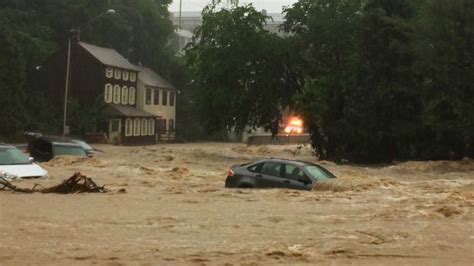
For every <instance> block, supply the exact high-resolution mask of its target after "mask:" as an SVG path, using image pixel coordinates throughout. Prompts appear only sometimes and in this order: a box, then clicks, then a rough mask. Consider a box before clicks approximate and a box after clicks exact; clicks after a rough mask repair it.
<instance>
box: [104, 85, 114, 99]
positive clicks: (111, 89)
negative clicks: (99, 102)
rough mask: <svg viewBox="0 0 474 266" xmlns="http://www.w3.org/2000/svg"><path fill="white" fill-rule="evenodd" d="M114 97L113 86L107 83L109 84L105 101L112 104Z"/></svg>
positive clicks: (106, 86) (105, 91)
mask: <svg viewBox="0 0 474 266" xmlns="http://www.w3.org/2000/svg"><path fill="white" fill-rule="evenodd" d="M112 97H113V87H112V84H110V83H107V84H105V90H104V101H105V102H106V103H111V102H112Z"/></svg>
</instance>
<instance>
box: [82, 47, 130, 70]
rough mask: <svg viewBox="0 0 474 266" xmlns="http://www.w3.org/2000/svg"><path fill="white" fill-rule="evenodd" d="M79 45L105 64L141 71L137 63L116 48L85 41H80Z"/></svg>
mask: <svg viewBox="0 0 474 266" xmlns="http://www.w3.org/2000/svg"><path fill="white" fill-rule="evenodd" d="M79 45H80V46H81V47H82V48H84V49H85V50H86V51H88V52H89V53H90V54H91V55H92V56H94V57H95V58H96V59H97V60H99V62H101V63H102V64H104V65H107V66H113V67H120V68H124V69H129V70H135V71H139V69H138V68H137V67H136V66H135V65H133V64H132V63H130V62H129V61H128V60H127V59H126V58H125V57H123V56H121V55H120V54H119V53H118V52H117V51H115V50H114V49H111V48H104V47H100V46H96V45H92V44H88V43H85V42H79Z"/></svg>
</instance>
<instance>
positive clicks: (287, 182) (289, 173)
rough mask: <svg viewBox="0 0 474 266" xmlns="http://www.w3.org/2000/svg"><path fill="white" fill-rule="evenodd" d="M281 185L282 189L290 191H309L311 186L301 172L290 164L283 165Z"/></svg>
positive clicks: (309, 181)
mask: <svg viewBox="0 0 474 266" xmlns="http://www.w3.org/2000/svg"><path fill="white" fill-rule="evenodd" d="M303 181H304V182H303ZM282 183H283V187H285V188H291V189H309V188H311V186H312V184H311V180H310V179H309V178H308V177H307V176H306V175H305V173H304V172H303V170H302V169H300V168H299V167H297V166H295V165H291V164H284V167H283V175H282Z"/></svg>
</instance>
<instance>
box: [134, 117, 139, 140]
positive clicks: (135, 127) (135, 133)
mask: <svg viewBox="0 0 474 266" xmlns="http://www.w3.org/2000/svg"><path fill="white" fill-rule="evenodd" d="M140 130H141V127H140V118H135V119H134V121H133V136H140Z"/></svg>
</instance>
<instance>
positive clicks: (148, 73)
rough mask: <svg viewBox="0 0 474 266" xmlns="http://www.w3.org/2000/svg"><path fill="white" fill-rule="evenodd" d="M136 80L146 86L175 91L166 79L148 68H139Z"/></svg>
mask: <svg viewBox="0 0 474 266" xmlns="http://www.w3.org/2000/svg"><path fill="white" fill-rule="evenodd" d="M139 69H140V72H139V73H138V79H139V80H140V81H141V82H143V83H144V84H145V85H146V86H151V87H158V88H164V89H170V90H175V87H173V85H171V83H169V82H168V81H167V80H166V79H164V78H163V77H162V76H160V75H158V73H156V72H155V71H153V70H152V69H150V68H148V67H139Z"/></svg>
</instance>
